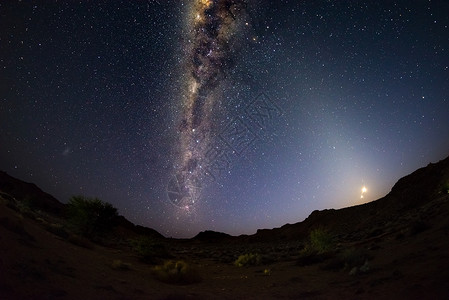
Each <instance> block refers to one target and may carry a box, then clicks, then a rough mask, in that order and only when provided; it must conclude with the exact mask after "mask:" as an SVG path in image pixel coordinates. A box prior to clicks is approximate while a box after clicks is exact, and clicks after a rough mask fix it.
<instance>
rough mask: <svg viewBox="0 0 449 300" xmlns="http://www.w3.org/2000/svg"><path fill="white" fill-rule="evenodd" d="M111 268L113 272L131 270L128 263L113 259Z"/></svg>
mask: <svg viewBox="0 0 449 300" xmlns="http://www.w3.org/2000/svg"><path fill="white" fill-rule="evenodd" d="M111 267H112V268H113V269H114V270H122V271H123V270H129V269H130V268H131V265H130V264H129V263H125V262H123V261H121V260H120V259H114V260H113V261H112V265H111Z"/></svg>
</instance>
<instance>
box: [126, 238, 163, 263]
mask: <svg viewBox="0 0 449 300" xmlns="http://www.w3.org/2000/svg"><path fill="white" fill-rule="evenodd" d="M131 246H132V248H133V250H134V251H135V252H136V253H137V254H138V255H139V257H140V259H141V260H143V261H144V262H147V263H154V262H156V261H157V260H158V259H160V258H168V257H170V254H169V252H168V250H167V247H166V246H165V245H164V244H163V243H162V242H160V241H158V240H156V239H153V238H150V237H147V236H143V237H140V238H138V239H135V240H131Z"/></svg>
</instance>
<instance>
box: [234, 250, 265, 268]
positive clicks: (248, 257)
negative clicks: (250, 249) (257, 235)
mask: <svg viewBox="0 0 449 300" xmlns="http://www.w3.org/2000/svg"><path fill="white" fill-rule="evenodd" d="M260 263H261V256H260V255H259V254H254V253H247V254H243V255H240V256H239V257H238V258H237V260H236V261H235V262H234V265H236V266H237V267H247V266H257V265H259V264H260Z"/></svg>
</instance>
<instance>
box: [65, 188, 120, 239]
mask: <svg viewBox="0 0 449 300" xmlns="http://www.w3.org/2000/svg"><path fill="white" fill-rule="evenodd" d="M67 207H68V215H69V223H70V225H71V226H72V227H73V228H74V230H75V231H76V232H77V233H79V234H81V235H83V236H85V237H88V238H94V237H99V236H102V235H103V234H105V233H107V232H109V231H110V230H112V228H113V227H114V225H116V222H117V217H118V213H117V209H116V208H115V207H113V206H112V205H111V204H109V203H106V202H103V201H101V200H99V199H97V198H87V197H84V196H74V197H72V198H71V199H70V200H69V203H68V205H67Z"/></svg>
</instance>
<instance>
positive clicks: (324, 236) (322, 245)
mask: <svg viewBox="0 0 449 300" xmlns="http://www.w3.org/2000/svg"><path fill="white" fill-rule="evenodd" d="M309 246H310V247H311V248H312V249H313V250H316V251H317V252H318V253H324V252H328V251H330V250H332V249H333V248H334V246H335V243H334V238H333V236H332V235H331V234H330V233H329V232H328V231H327V230H326V229H323V228H316V229H314V230H312V231H311V232H310V240H309Z"/></svg>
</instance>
